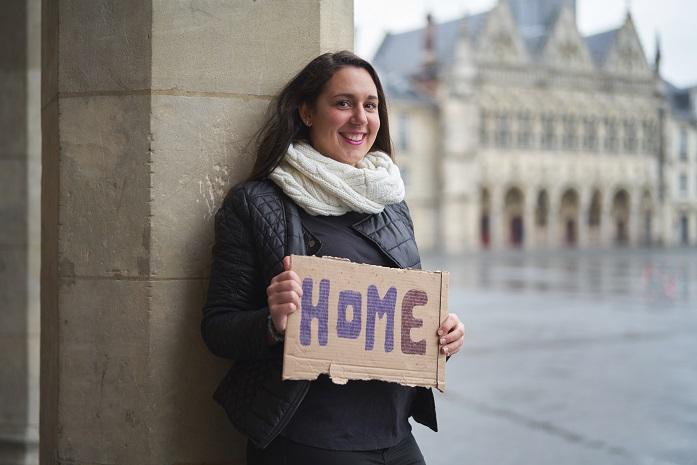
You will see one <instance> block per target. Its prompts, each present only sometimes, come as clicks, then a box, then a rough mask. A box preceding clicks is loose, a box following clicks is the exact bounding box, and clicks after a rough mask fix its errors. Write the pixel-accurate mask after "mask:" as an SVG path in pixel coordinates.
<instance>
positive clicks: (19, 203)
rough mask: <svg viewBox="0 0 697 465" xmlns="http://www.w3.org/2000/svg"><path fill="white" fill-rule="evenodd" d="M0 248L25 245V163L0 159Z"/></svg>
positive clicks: (23, 161)
mask: <svg viewBox="0 0 697 465" xmlns="http://www.w3.org/2000/svg"><path fill="white" fill-rule="evenodd" d="M0 225H2V227H1V228H0V246H8V245H14V246H26V244H27V162H26V161H25V160H2V159H0Z"/></svg>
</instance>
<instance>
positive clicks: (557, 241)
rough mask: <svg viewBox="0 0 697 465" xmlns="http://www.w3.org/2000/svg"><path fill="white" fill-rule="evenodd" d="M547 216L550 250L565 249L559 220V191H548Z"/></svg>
mask: <svg viewBox="0 0 697 465" xmlns="http://www.w3.org/2000/svg"><path fill="white" fill-rule="evenodd" d="M548 193H549V216H548V220H547V228H548V229H547V238H548V240H547V243H548V244H549V247H551V248H561V247H565V246H566V244H565V240H564V229H563V228H562V219H561V192H560V191H559V189H550V190H549V192H548Z"/></svg>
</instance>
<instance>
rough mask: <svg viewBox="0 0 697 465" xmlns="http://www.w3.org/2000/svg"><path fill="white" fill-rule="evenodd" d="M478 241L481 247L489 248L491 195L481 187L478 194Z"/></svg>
mask: <svg viewBox="0 0 697 465" xmlns="http://www.w3.org/2000/svg"><path fill="white" fill-rule="evenodd" d="M479 211H480V216H479V240H480V243H481V244H482V247H484V248H489V246H491V219H490V218H491V194H490V193H489V189H487V188H486V187H482V188H481V190H480V192H479Z"/></svg>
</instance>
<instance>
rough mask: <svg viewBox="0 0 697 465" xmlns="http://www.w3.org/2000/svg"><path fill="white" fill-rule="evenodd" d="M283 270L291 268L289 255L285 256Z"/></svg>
mask: <svg viewBox="0 0 697 465" xmlns="http://www.w3.org/2000/svg"><path fill="white" fill-rule="evenodd" d="M283 270H284V271H288V270H290V257H289V256H287V255H286V256H285V257H283Z"/></svg>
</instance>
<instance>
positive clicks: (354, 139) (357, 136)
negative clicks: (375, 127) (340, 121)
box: [339, 132, 367, 145]
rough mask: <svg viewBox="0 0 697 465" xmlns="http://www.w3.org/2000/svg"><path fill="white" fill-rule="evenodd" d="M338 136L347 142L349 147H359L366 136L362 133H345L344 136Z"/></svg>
mask: <svg viewBox="0 0 697 465" xmlns="http://www.w3.org/2000/svg"><path fill="white" fill-rule="evenodd" d="M339 135H340V136H341V137H342V138H343V139H344V140H345V141H346V142H348V143H349V144H351V145H360V144H362V143H363V141H364V140H365V138H366V135H367V134H366V133H364V132H360V133H356V132H354V133H346V134H342V133H339Z"/></svg>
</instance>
